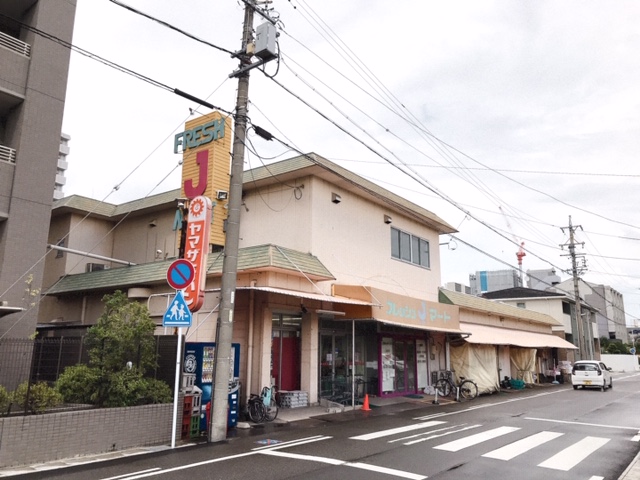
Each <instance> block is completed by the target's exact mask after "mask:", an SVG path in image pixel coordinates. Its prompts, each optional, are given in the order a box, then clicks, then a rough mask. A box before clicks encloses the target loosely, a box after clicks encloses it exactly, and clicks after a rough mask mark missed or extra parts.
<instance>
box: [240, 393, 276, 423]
mask: <svg viewBox="0 0 640 480" xmlns="http://www.w3.org/2000/svg"><path fill="white" fill-rule="evenodd" d="M277 396H278V389H277V387H275V386H273V387H271V388H269V387H264V388H263V389H262V392H260V395H256V394H255V393H252V394H250V395H249V400H248V401H247V415H248V416H249V420H251V421H252V422H255V423H262V422H265V421H266V422H273V421H274V420H275V419H276V417H277V416H278V404H277Z"/></svg>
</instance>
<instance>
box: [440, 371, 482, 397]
mask: <svg viewBox="0 0 640 480" xmlns="http://www.w3.org/2000/svg"><path fill="white" fill-rule="evenodd" d="M452 373H453V372H447V376H446V377H443V378H440V379H439V380H438V381H437V382H436V384H435V389H436V392H437V393H438V396H441V397H448V396H449V395H451V393H452V392H454V391H455V392H456V400H457V401H461V399H464V400H473V399H474V398H476V397H477V396H478V385H476V382H474V381H473V380H469V379H466V378H464V377H460V382H458V383H455V382H454V381H453V379H452Z"/></svg>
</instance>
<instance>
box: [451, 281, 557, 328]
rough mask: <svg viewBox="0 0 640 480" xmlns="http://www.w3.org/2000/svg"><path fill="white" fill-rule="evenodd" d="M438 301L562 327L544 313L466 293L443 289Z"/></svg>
mask: <svg viewBox="0 0 640 480" xmlns="http://www.w3.org/2000/svg"><path fill="white" fill-rule="evenodd" d="M438 300H439V301H440V303H448V304H450V305H457V306H458V307H461V308H466V309H469V310H475V311H477V312H486V313H490V314H493V315H499V316H503V317H511V318H517V319H520V320H529V321H531V322H536V323H543V324H545V325H551V326H559V325H562V323H560V322H559V321H558V320H556V319H555V318H553V317H551V316H549V315H545V314H544V313H538V312H534V311H533V310H527V309H526V308H518V307H514V306H513V305H507V304H505V303H500V302H497V301H494V300H487V299H485V298H482V297H476V296H474V295H467V294H466V293H459V292H453V291H451V290H445V289H444V288H441V289H440V291H439V295H438Z"/></svg>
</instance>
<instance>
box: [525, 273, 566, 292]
mask: <svg viewBox="0 0 640 480" xmlns="http://www.w3.org/2000/svg"><path fill="white" fill-rule="evenodd" d="M561 281H562V279H561V278H560V276H559V275H556V269H555V268H548V269H546V270H527V287H528V288H533V289H534V290H543V291H544V290H550V289H552V288H553V287H555V286H556V285H557V284H559V283H560V282H561Z"/></svg>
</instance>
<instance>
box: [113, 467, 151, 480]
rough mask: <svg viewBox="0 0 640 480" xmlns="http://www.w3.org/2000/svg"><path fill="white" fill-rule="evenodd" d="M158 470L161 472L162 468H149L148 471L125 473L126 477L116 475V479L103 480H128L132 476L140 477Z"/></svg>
mask: <svg viewBox="0 0 640 480" xmlns="http://www.w3.org/2000/svg"><path fill="white" fill-rule="evenodd" d="M157 470H160V467H155V468H149V469H147V470H140V471H139V472H131V473H125V474H124V475H116V476H115V477H107V478H103V479H102V480H118V479H119V478H126V479H128V478H129V477H130V476H131V475H139V474H141V473H148V472H155V471H157Z"/></svg>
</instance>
